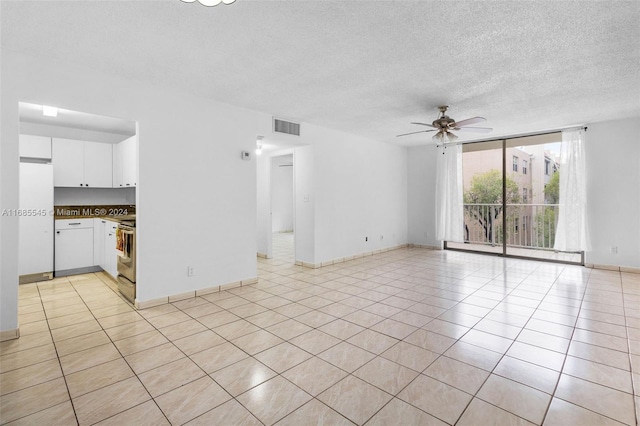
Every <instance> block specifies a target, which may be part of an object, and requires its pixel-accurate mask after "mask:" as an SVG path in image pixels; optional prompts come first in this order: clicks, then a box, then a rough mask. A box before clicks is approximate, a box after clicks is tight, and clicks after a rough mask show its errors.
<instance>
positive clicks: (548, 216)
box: [445, 133, 584, 264]
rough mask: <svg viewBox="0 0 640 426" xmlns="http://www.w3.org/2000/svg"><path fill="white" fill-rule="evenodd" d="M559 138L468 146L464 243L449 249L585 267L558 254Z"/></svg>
mask: <svg viewBox="0 0 640 426" xmlns="http://www.w3.org/2000/svg"><path fill="white" fill-rule="evenodd" d="M561 139H562V136H561V134H560V133H552V134H549V135H540V136H529V137H523V138H513V139H505V140H498V141H488V142H477V143H470V144H466V145H464V146H463V154H462V173H463V183H464V187H463V191H464V192H463V202H464V223H463V224H462V226H463V227H464V230H463V235H464V242H451V241H447V242H445V248H447V249H454V250H464V251H473V252H483V253H492V254H496V255H501V256H509V257H517V258H527V259H540V260H549V261H557V262H563V263H572V264H583V263H584V253H583V252H564V251H559V250H555V249H554V243H555V231H556V226H557V221H558V209H559V203H560V199H559V185H558V182H559V174H560V173H561V170H560V166H559V153H560V142H561Z"/></svg>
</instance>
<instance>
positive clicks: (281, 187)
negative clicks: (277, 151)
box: [271, 154, 293, 232]
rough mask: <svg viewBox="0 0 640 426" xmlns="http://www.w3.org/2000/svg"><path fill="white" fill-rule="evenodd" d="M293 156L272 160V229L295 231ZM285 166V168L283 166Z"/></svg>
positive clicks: (276, 230)
mask: <svg viewBox="0 0 640 426" xmlns="http://www.w3.org/2000/svg"><path fill="white" fill-rule="evenodd" d="M289 164H293V154H288V155H284V156H278V157H272V159H271V229H272V231H273V232H286V231H293V166H289ZM283 165H284V166H283Z"/></svg>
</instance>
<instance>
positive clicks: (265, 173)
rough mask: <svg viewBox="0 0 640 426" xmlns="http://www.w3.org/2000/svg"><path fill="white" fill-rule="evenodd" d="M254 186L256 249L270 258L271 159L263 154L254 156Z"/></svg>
mask: <svg viewBox="0 0 640 426" xmlns="http://www.w3.org/2000/svg"><path fill="white" fill-rule="evenodd" d="M256 184H257V188H256V198H257V214H256V233H257V236H256V249H257V251H258V253H260V254H263V255H266V256H268V257H271V256H272V255H273V253H272V252H273V250H272V239H271V157H270V156H269V155H265V153H263V154H262V155H259V156H258V155H256Z"/></svg>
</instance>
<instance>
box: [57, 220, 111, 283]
mask: <svg viewBox="0 0 640 426" xmlns="http://www.w3.org/2000/svg"><path fill="white" fill-rule="evenodd" d="M117 228H118V222H115V221H112V220H107V219H64V220H62V219H58V220H56V233H55V271H56V272H59V271H66V270H69V269H80V268H89V267H92V266H99V267H101V268H102V269H103V270H104V271H106V272H107V273H108V274H109V275H111V276H112V277H113V278H114V279H116V278H118V251H117V250H116V229H117Z"/></svg>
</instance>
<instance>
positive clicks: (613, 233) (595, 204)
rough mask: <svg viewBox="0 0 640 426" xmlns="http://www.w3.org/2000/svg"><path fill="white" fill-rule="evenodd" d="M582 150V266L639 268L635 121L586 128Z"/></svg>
mask: <svg viewBox="0 0 640 426" xmlns="http://www.w3.org/2000/svg"><path fill="white" fill-rule="evenodd" d="M585 148H586V149H585V154H586V159H587V203H588V209H587V220H588V221H589V233H590V238H591V246H592V250H591V251H589V252H587V253H586V262H587V263H592V264H596V265H617V266H627V267H633V268H640V117H635V118H629V119H624V120H616V121H607V122H600V123H591V124H589V126H588V130H587V132H586V144H585ZM613 246H615V247H618V253H617V254H612V253H611V247H613Z"/></svg>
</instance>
